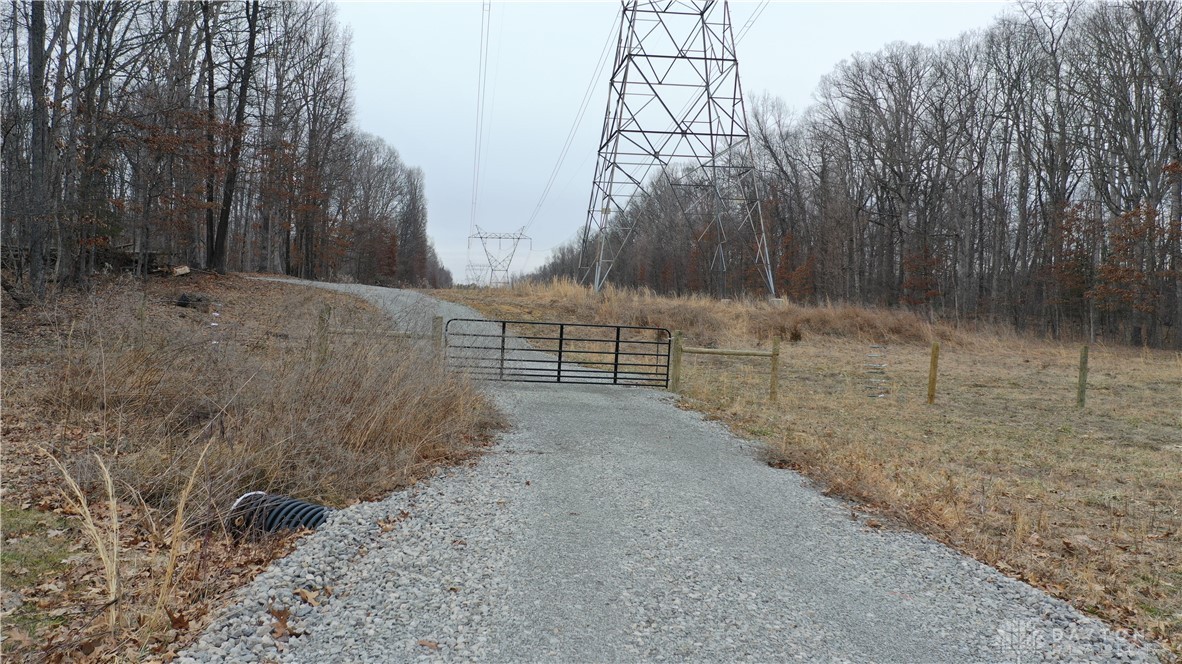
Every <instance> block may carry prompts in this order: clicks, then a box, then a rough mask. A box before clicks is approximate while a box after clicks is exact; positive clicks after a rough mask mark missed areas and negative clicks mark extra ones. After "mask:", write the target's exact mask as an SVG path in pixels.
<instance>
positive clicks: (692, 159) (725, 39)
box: [580, 0, 775, 296]
mask: <svg viewBox="0 0 1182 664" xmlns="http://www.w3.org/2000/svg"><path fill="white" fill-rule="evenodd" d="M662 180H664V181H666V182H667V183H668V184H669V185H671V187H670V188H671V190H672V191H673V192H674V198H675V199H676V200H677V207H678V213H679V214H680V215H681V216H682V217H683V218H684V219H685V221H686V222H687V223H688V224H689V225H690V227H691V229H692V232H693V233H694V235H695V236H696V241H697V243H698V245H699V246H702V247H703V248H704V247H705V246H707V245H711V244H712V245H713V247H712V248H711V249H712V251H711V258H710V268H711V271H712V272H713V273H714V275H715V281H716V283H717V284H718V285H719V286H720V288H722V289H725V288H726V283H727V281H728V277H727V274H726V273H727V267H728V266H727V261H728V256H734V255H735V254H734V253H733V252H732V251H730V250H729V247H728V240H729V239H730V236H731V235H732V234H733V235H736V236H739V237H740V238H742V239H743V241H744V243H745V244H749V245H750V247H749V248H750V250H751V251H753V252H754V256H753V259H752V260H753V263H752V267H754V268H755V269H756V270H757V271H758V272H759V273H760V276H761V277H762V279H763V280H764V281H765V284H766V287H767V289H768V291H769V293H770V294H771V295H773V296H774V295H775V282H774V281H773V278H772V268H771V261H770V259H769V255H768V245H767V235H766V233H765V232H764V224H763V211H762V208H761V205H760V196H759V191H758V187H757V185H758V179H757V174H756V171H755V159H754V154H753V152H752V147H751V142H750V139H749V136H748V131H747V113H746V107H745V104H744V102H743V87H742V85H741V83H740V81H739V63H738V58H737V57H736V56H735V37H734V31H733V30H732V26H731V17H730V8H729V7H728V6H727V3H726V2H725V0H724V1H722V2H716V1H715V0H681V1H677V0H624V3H623V16H622V19H621V21H620V36H619V44H618V47H617V50H616V58H615V65H614V67H613V69H612V78H611V94H610V96H609V98H608V103H607V112H606V114H605V117H604V122H603V133H602V135H601V137H600V142H599V158H598V161H597V163H596V167H595V180H594V184H593V186H592V191H591V201H590V203H589V205H588V209H587V223H586V225H585V226H584V229H583V235H582V252H581V258H580V277H581V278H582V280H583V282H584V283H590V284H592V285H593V286H594V287H595V290H596V291H598V290H600V289H601V288H602V287H603V284H604V283H606V281H607V278H608V275H609V274H610V273H611V270H612V267H613V266H614V265H615V263H616V261H617V260H618V259H619V257H620V254H621V251H622V250H623V249H624V247H625V245H626V243H627V242H628V240H629V238H630V236H631V235H632V232H633V230H634V229H635V228H636V227H637V225H638V224H643V223H644V220H643V218H642V217H643V215H644V213H643V212H642V211H641V210H640V209H633V207H637V208H638V206H632V207H630V205H631V204H632V203H633V202H637V201H640V200H642V199H644V198H645V197H646V196H647V194H648V193H650V190H651V189H653V187H654V185H656V184H658V183H659V182H661V181H662Z"/></svg>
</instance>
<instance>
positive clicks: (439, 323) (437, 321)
mask: <svg viewBox="0 0 1182 664" xmlns="http://www.w3.org/2000/svg"><path fill="white" fill-rule="evenodd" d="M431 343H433V344H434V345H435V350H441V349H442V348H443V316H436V317H435V318H434V319H432V320H431Z"/></svg>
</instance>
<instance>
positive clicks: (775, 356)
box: [669, 332, 780, 401]
mask: <svg viewBox="0 0 1182 664" xmlns="http://www.w3.org/2000/svg"><path fill="white" fill-rule="evenodd" d="M685 353H689V354H691V355H723V356H726V357H767V358H771V376H770V377H769V379H768V399H770V400H771V401H775V400H776V398H777V397H778V396H779V389H780V338H779V337H775V338H773V339H772V349H771V350H737V349H731V348H697V347H694V346H686V345H684V344H683V342H682V336H681V332H675V333H674V334H673V348H672V349H671V353H670V358H669V389H670V390H671V391H673V392H677V391H679V390H680V389H681V356H682V355H683V354H685Z"/></svg>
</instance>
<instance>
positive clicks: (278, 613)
mask: <svg viewBox="0 0 1182 664" xmlns="http://www.w3.org/2000/svg"><path fill="white" fill-rule="evenodd" d="M331 287H333V288H335V289H338V290H344V291H348V292H353V293H357V294H359V295H362V296H365V297H368V298H370V299H371V300H373V301H374V302H376V303H378V304H379V305H382V306H385V307H388V308H390V309H391V310H392V311H394V312H398V313H399V317H400V319H401V320H403V321H404V322H406V321H411V320H412V319H420V318H423V317H425V318H426V322H425V323H423V322H413V323H410V324H412V325H414V326H417V327H422V326H425V327H427V328H429V325H430V322H429V320H430V316H431V315H435V314H437V313H438V314H441V315H444V316H447V317H475V314H474V312H472V311H470V310H467V309H464V308H463V307H458V306H456V305H451V304H447V303H439V302H436V301H434V300H431V299H429V298H426V297H424V296H421V295H418V294H415V293H410V292H405V291H394V290H390V289H380V288H371V287H364V286H340V285H335V286H331ZM408 312H413V314H412V313H408ZM489 392H490V395H491V396H492V397H493V398H494V400H495V401H496V403H497V404H498V405H499V407H500V408H501V409H502V410H503V411H504V412H505V414H506V415H507V417H508V419H509V421H510V422H512V424H513V429H512V430H511V431H510V432H508V433H506V434H505V435H504V436H503V437H502V440H501V441H500V443H499V444H498V445H497V446H496V447H495V448H494V449H492V450H491V451H490V452H488V453H486V454H485V455H483V457H482V458H481V459H480V460H479V461H477V462H474V463H472V464H470V465H466V466H462V467H456V468H450V469H447V470H444V471H442V472H440V473H439V474H438V475H437V476H435V477H434V478H432V479H431V480H429V481H427V482H423V483H421V484H419V485H417V486H415V487H413V488H411V489H408V490H406V491H402V492H399V493H395V494H392V495H391V496H389V497H388V498H386V499H385V500H382V501H380V502H374V503H367V504H362V505H357V506H355V507H351V508H348V509H344V510H340V511H338V512H336V513H335V514H334V515H333V516H332V517H331V518H330V519H329V521H328V522H327V523H326V524H325V525H323V526H321V527H320V529H319V530H317V531H316V532H315V533H312V534H310V535H309V536H307V537H306V538H305V539H304V540H303V541H302V542H301V544H300V546H299V547H298V548H297V549H296V551H295V552H293V553H292V554H291V555H289V556H288V557H286V558H284V559H282V560H278V561H275V562H274V563H273V564H272V565H271V567H270V568H269V569H268V570H267V571H265V572H264V573H262V574H261V575H259V577H258V578H257V579H256V580H255V581H254V582H253V583H252V584H251V585H250V586H248V587H246V588H244V589H243V590H242V591H241V592H240V595H239V599H238V602H237V603H236V604H235V605H233V606H231V607H229V608H228V609H227V610H226V611H225V613H224V614H223V615H222V616H221V617H219V618H218V619H217V620H216V621H215V622H214V624H213V625H212V626H211V627H210V628H209V629H208V630H207V631H206V632H205V633H204V634H203V635H202V637H201V638H200V640H199V641H198V642H197V643H196V644H195V645H194V646H193V647H191V648H190V649H189V650H187V651H186V652H184V653H182V656H181V658H180V660H179V661H182V662H214V661H217V662H220V661H232V662H255V661H283V662H383V661H395V662H396V661H408V660H433V661H434V660H440V661H481V662H485V661H488V662H519V661H520V662H525V661H556V662H585V661H596V662H599V661H603V662H615V661H700V662H729V661H753V662H772V661H775V662H779V661H786V660H792V661H817V660H824V661H858V662H862V661H876V662H1034V661H1089V662H1090V661H1129V662H1147V661H1156V658H1155V651H1154V650H1153V649H1152V648H1151V647H1149V646H1146V645H1135V644H1134V643H1133V642H1130V640H1126V639H1125V638H1122V636H1121V635H1118V634H1117V633H1115V632H1113V631H1112V630H1110V629H1109V628H1108V627H1106V626H1105V625H1104V624H1102V623H1101V622H1099V621H1097V620H1095V619H1092V618H1089V617H1086V616H1083V615H1081V614H1080V613H1078V612H1077V611H1075V610H1074V609H1073V608H1071V607H1070V606H1069V605H1067V604H1066V603H1064V602H1062V601H1060V600H1057V599H1054V598H1052V597H1050V596H1048V595H1046V594H1045V593H1042V592H1041V591H1039V590H1037V589H1034V588H1032V587H1030V586H1028V585H1026V584H1024V583H1021V582H1019V581H1015V580H1012V579H1009V578H1007V577H1005V576H1003V575H1002V574H1000V573H998V572H997V571H995V570H993V569H992V568H989V567H987V566H985V565H982V564H980V563H978V562H976V561H974V560H972V559H970V558H966V557H964V556H962V555H960V554H957V553H956V552H954V551H952V550H950V549H948V548H947V547H944V546H943V545H940V544H938V543H935V542H933V541H931V540H929V539H927V538H925V537H922V536H919V535H916V534H913V533H907V532H898V531H893V530H890V529H882V528H871V527H868V526H867V525H866V523H865V522H864V521H863V520H862V518H861V517H859V516H858V515H857V514H856V512H855V511H853V510H852V509H851V507H850V506H849V505H848V504H846V503H843V502H841V501H838V500H835V499H831V498H827V497H825V496H822V495H821V494H820V493H818V492H817V491H816V489H815V488H812V487H811V486H809V485H808V483H807V482H806V481H805V480H804V479H803V478H801V477H800V476H799V475H797V474H795V473H792V472H788V471H782V470H774V469H772V468H769V467H768V466H766V465H765V464H762V463H760V462H758V461H757V460H756V459H755V458H754V456H755V455H754V452H755V450H756V448H755V446H754V445H753V444H752V443H750V442H747V441H743V440H741V439H738V438H736V437H734V436H732V435H731V434H730V433H728V432H727V431H726V430H725V429H724V428H723V427H721V426H719V425H717V424H715V423H712V422H707V421H704V420H703V419H702V417H701V416H700V415H698V414H695V413H692V412H687V411H682V410H679V409H678V408H676V406H675V404H674V402H673V400H672V399H671V398H670V397H669V396H668V395H666V394H665V393H662V392H657V391H652V390H642V389H629V388H611V387H598V386H591V387H588V386H581V387H580V386H556V385H543V386H534V385H514V384H495V385H490V388H489ZM301 591H303V592H302V593H301Z"/></svg>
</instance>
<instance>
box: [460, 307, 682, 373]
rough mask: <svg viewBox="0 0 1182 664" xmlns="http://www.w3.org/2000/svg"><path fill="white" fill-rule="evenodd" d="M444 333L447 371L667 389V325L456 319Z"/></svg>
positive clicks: (668, 351) (670, 340)
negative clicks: (647, 325) (646, 325)
mask: <svg viewBox="0 0 1182 664" xmlns="http://www.w3.org/2000/svg"><path fill="white" fill-rule="evenodd" d="M510 328H512V329H510ZM444 332H445V333H444V339H445V341H444V349H445V357H446V362H447V367H448V369H449V370H451V371H456V372H461V373H464V374H467V375H468V376H471V377H473V378H479V379H486V380H503V381H514V382H525V383H574V384H583V385H631V386H645V387H664V388H667V387H669V354H670V351H671V350H672V348H673V343H672V336H671V335H670V333H669V330H667V329H665V328H659V327H643V326H637V325H592V324H587V323H548V322H537V321H520V320H492V321H490V320H482V319H474V318H455V319H452V320H450V321H448V322H447V325H446V327H445V330H444Z"/></svg>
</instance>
